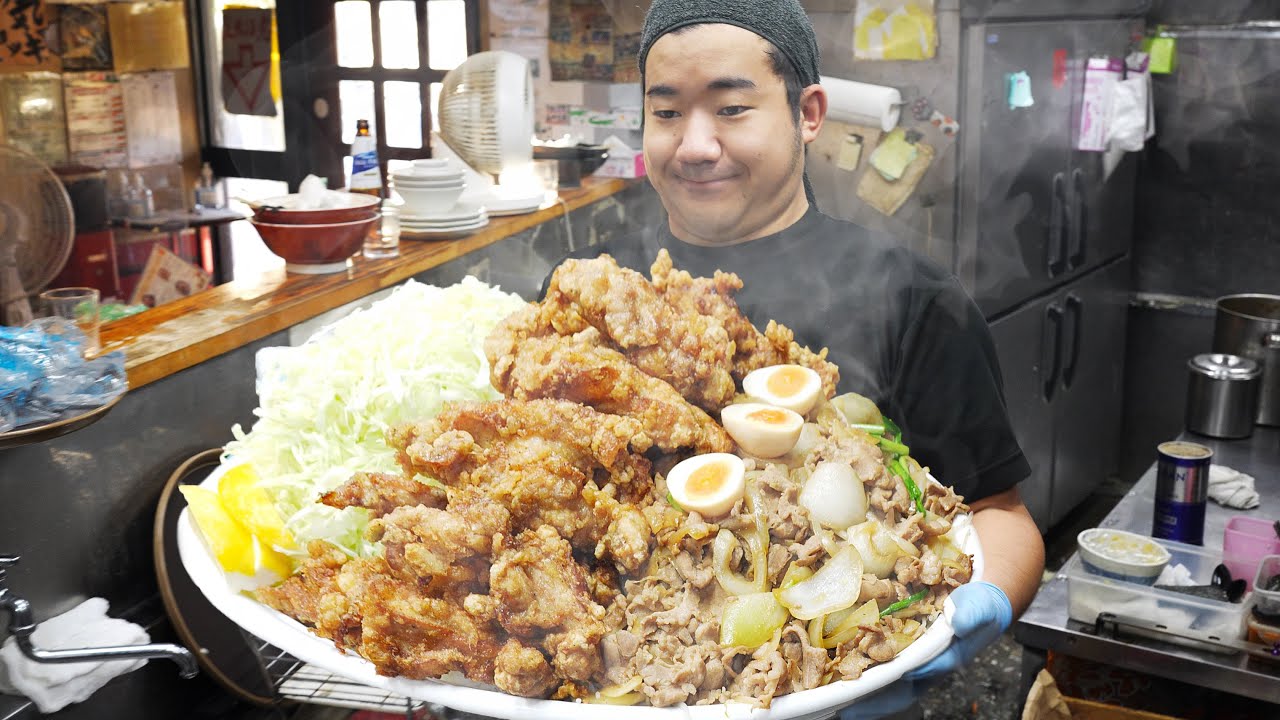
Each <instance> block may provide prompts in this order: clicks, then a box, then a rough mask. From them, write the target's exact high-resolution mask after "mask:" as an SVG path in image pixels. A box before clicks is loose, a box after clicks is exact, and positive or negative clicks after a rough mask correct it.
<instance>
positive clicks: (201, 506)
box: [178, 485, 257, 575]
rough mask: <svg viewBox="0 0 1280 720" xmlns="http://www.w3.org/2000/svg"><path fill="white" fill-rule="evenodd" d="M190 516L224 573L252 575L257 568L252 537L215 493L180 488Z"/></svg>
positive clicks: (204, 489) (187, 487)
mask: <svg viewBox="0 0 1280 720" xmlns="http://www.w3.org/2000/svg"><path fill="white" fill-rule="evenodd" d="M178 491H179V492H181V493H182V496H183V497H184V498H186V499H187V507H188V508H189V509H190V510H191V516H192V517H193V518H194V519H195V521H196V527H198V528H200V534H201V535H203V536H204V539H205V542H206V543H208V544H209V549H210V550H212V551H213V556H214V557H215V558H216V559H217V560H218V564H219V565H221V566H222V569H223V570H226V571H227V572H236V573H241V574H243V575H253V574H254V573H255V572H256V571H255V568H256V566H257V563H256V558H255V554H256V553H255V547H254V546H255V544H256V543H255V542H254V538H253V535H252V534H251V533H250V532H249V531H248V530H246V529H245V527H244V526H243V525H241V524H240V523H238V522H236V521H235V520H234V519H233V518H232V517H231V515H229V514H228V513H227V510H226V508H224V507H223V506H222V501H221V500H219V499H218V494H217V493H215V492H213V491H212V490H209V489H206V488H202V487H199V486H197V485H179V486H178Z"/></svg>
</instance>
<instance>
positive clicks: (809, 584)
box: [778, 545, 862, 620]
mask: <svg viewBox="0 0 1280 720" xmlns="http://www.w3.org/2000/svg"><path fill="white" fill-rule="evenodd" d="M861 592H862V556H861V555H860V554H859V553H858V551H857V550H856V549H854V548H853V547H852V546H850V545H846V546H845V547H844V548H843V549H841V550H840V552H839V553H837V554H836V556H835V557H833V558H831V559H830V560H828V561H827V562H826V564H824V565H823V566H822V567H821V568H820V569H819V570H818V572H816V573H814V574H813V577H811V578H809V579H808V580H804V581H802V582H798V583H796V584H795V585H792V586H791V587H789V588H787V589H786V590H779V591H778V601H779V602H781V603H782V605H783V606H784V607H786V608H787V609H788V610H790V611H791V614H792V615H794V616H795V617H797V618H799V619H801V620H812V619H814V618H816V617H818V616H820V615H825V614H827V613H831V612H835V611H836V610H843V609H845V608H847V607H849V606H850V605H853V604H854V603H855V602H857V601H858V595H859V594H860V593H861Z"/></svg>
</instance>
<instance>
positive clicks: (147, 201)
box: [133, 173, 156, 217]
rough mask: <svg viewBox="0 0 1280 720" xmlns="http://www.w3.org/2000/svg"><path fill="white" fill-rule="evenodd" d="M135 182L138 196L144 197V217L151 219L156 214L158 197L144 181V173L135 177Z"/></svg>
mask: <svg viewBox="0 0 1280 720" xmlns="http://www.w3.org/2000/svg"><path fill="white" fill-rule="evenodd" d="M133 179H134V182H136V183H137V185H138V194H139V195H140V196H141V197H142V217H151V216H152V215H155V214H156V197H155V194H154V193H152V192H151V188H149V187H147V184H146V183H145V182H143V180H142V173H137V174H135V175H134V176H133Z"/></svg>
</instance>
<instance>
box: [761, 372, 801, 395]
mask: <svg viewBox="0 0 1280 720" xmlns="http://www.w3.org/2000/svg"><path fill="white" fill-rule="evenodd" d="M806 379H808V376H807V375H805V372H804V370H801V369H800V368H798V367H781V368H778V369H777V370H776V371H775V372H772V373H770V374H769V379H768V380H767V381H766V382H765V387H767V388H769V392H771V393H773V394H774V395H777V396H778V397H791V396H792V395H795V394H796V393H798V392H800V391H801V390H803V389H804V384H805V380H806Z"/></svg>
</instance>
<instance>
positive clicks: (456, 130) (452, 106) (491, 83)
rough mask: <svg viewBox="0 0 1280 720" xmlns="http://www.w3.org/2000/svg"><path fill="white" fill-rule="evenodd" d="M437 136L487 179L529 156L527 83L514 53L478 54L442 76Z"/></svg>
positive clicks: (530, 128) (525, 65) (530, 88)
mask: <svg viewBox="0 0 1280 720" xmlns="http://www.w3.org/2000/svg"><path fill="white" fill-rule="evenodd" d="M439 113H440V134H441V135H442V136H443V137H444V140H445V142H447V143H449V147H451V148H453V150H454V151H455V152H457V153H458V155H459V156H460V157H461V158H462V160H463V161H464V162H466V163H467V164H468V165H470V166H471V167H473V168H475V169H476V170H479V171H480V172H486V173H490V174H493V175H497V174H498V173H500V172H502V170H503V169H505V168H508V167H512V166H514V165H517V164H521V163H527V162H529V161H530V160H531V159H532V157H533V150H532V145H531V142H530V141H531V139H532V136H533V82H532V79H531V77H530V75H529V62H528V61H527V60H525V59H524V58H522V57H520V56H519V55H516V54H514V53H509V52H502V51H492V52H482V53H477V54H475V55H472V56H471V57H469V58H467V59H466V61H465V62H463V63H462V64H461V65H459V66H458V67H456V68H454V69H453V70H451V71H449V74H448V75H446V76H445V79H444V86H443V87H442V88H441V92H440V110H439Z"/></svg>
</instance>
